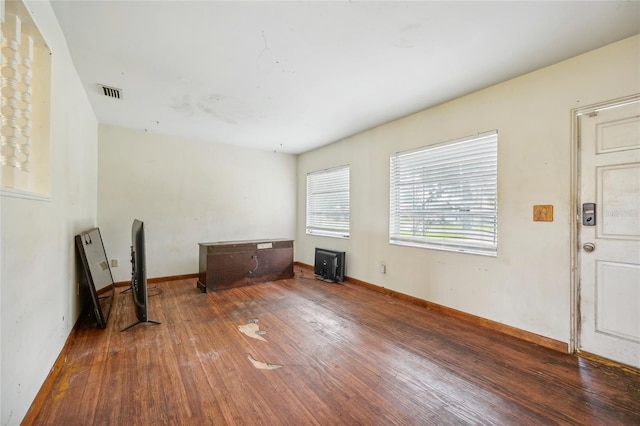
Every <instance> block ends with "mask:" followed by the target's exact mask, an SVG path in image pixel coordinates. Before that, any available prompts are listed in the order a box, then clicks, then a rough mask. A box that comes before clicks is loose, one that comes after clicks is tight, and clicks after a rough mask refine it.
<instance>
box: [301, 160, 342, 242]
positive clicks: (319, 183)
mask: <svg viewBox="0 0 640 426" xmlns="http://www.w3.org/2000/svg"><path fill="white" fill-rule="evenodd" d="M349 212H350V204H349V166H348V165H347V166H340V167H335V168H332V169H327V170H320V171H317V172H313V173H308V174H307V234H313V235H324V236H328V237H338V238H349V214H350V213H349Z"/></svg>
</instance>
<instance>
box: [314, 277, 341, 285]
mask: <svg viewBox="0 0 640 426" xmlns="http://www.w3.org/2000/svg"><path fill="white" fill-rule="evenodd" d="M316 280H318V281H324V282H325V283H330V284H337V283H338V281H334V280H330V279H329V278H325V277H321V276H320V275H316Z"/></svg>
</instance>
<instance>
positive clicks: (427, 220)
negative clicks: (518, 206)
mask: <svg viewBox="0 0 640 426" xmlns="http://www.w3.org/2000/svg"><path fill="white" fill-rule="evenodd" d="M434 166H437V167H434ZM469 166H473V167H471V168H470V167H469ZM389 170H390V177H389V189H390V190H389V243H390V244H394V245H403V246H412V247H420V248H426V249H434V250H444V251H453V252H459V253H470V254H478V255H485V256H493V257H495V256H497V252H498V131H497V130H492V131H489V132H484V133H480V134H476V135H473V136H467V137H464V138H460V139H455V140H451V141H447V142H443V143H438V144H433V145H427V146H423V147H420V148H416V149H412V150H407V151H401V152H395V153H393V154H391V156H390V159H389Z"/></svg>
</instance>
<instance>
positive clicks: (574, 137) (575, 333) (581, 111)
mask: <svg viewBox="0 0 640 426" xmlns="http://www.w3.org/2000/svg"><path fill="white" fill-rule="evenodd" d="M638 100H640V93H639V94H635V95H630V96H625V97H622V98H616V99H612V100H608V101H603V102H598V103H595V104H590V105H586V106H583V107H578V108H574V109H572V110H571V164H570V170H571V179H570V182H571V183H570V185H571V188H570V199H571V208H570V209H569V211H570V218H569V220H570V223H571V224H572V225H571V232H570V239H571V241H570V246H571V265H570V268H571V270H570V276H571V284H570V287H571V290H570V291H571V294H570V304H571V307H570V319H569V320H570V327H569V329H570V336H569V345H568V350H569V353H571V354H573V353H577V352H578V350H579V349H580V247H579V241H578V236H579V233H580V225H581V224H580V214H581V212H580V202H581V200H580V186H579V185H580V182H581V180H580V179H581V174H580V122H579V119H580V116H582V115H586V114H591V113H594V112H598V111H603V110H606V109H609V108H616V107H619V106H622V105H624V104H628V103H632V102H636V101H638Z"/></svg>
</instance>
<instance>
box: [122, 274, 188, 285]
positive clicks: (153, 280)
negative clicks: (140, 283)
mask: <svg viewBox="0 0 640 426" xmlns="http://www.w3.org/2000/svg"><path fill="white" fill-rule="evenodd" d="M192 278H198V274H197V273H195V274H182V275H170V276H168V277H155V278H147V284H157V283H163V282H166V281H180V280H190V279H192ZM114 285H115V286H116V287H129V286H130V285H131V281H118V282H115V283H114Z"/></svg>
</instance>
